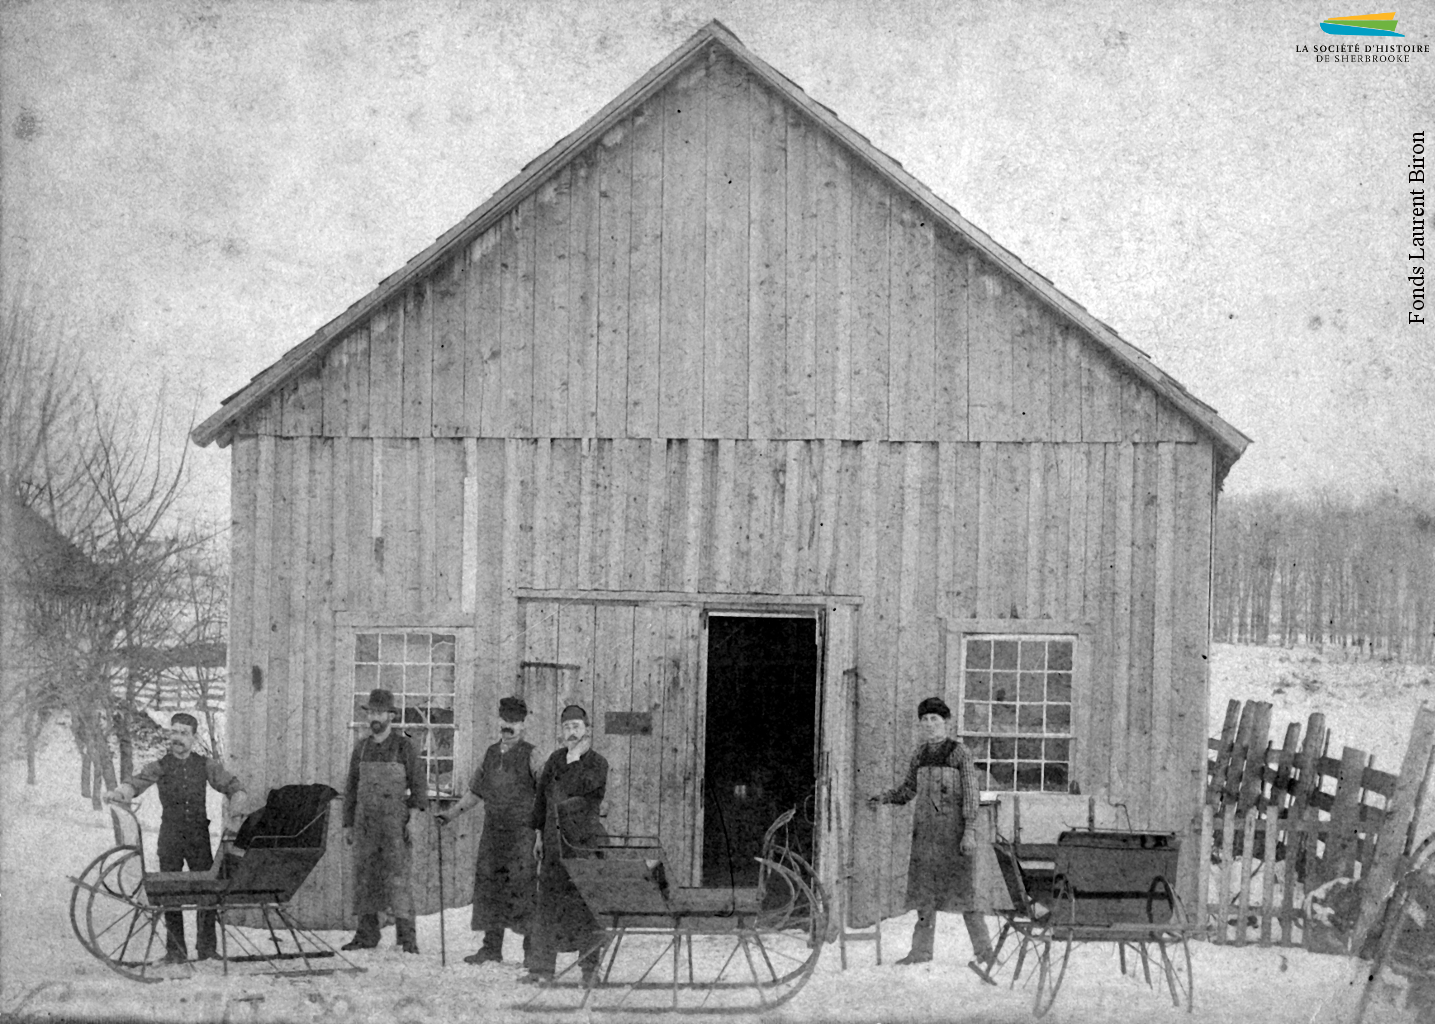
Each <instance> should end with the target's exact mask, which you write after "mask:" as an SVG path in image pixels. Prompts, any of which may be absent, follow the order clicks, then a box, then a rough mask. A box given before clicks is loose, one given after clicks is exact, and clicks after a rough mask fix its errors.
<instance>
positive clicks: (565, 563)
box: [549, 438, 583, 587]
mask: <svg viewBox="0 0 1435 1024" xmlns="http://www.w3.org/2000/svg"><path fill="white" fill-rule="evenodd" d="M582 444H583V442H582V441H581V440H579V439H578V438H557V439H555V440H554V441H553V447H552V457H551V463H550V467H549V468H550V473H551V479H552V496H553V520H552V521H553V524H554V526H555V528H556V531H557V532H556V534H555V535H553V537H552V538H551V543H552V545H553V548H554V551H555V553H556V555H557V558H556V559H555V560H554V562H553V566H552V567H553V569H554V574H553V576H551V577H550V578H551V579H553V580H554V582H555V585H556V586H559V587H577V586H579V585H580V582H579V578H578V562H579V551H578V548H579V541H580V539H581V537H582V533H583V529H582V517H581V516H580V514H579V510H580V508H581V506H582V501H583V496H582V490H581V485H582V450H581V449H582Z"/></svg>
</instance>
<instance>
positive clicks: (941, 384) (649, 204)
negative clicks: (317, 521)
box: [245, 56, 1198, 443]
mask: <svg viewBox="0 0 1435 1024" xmlns="http://www.w3.org/2000/svg"><path fill="white" fill-rule="evenodd" d="M245 429H248V430H253V431H255V432H258V433H264V434H275V435H277V436H286V437H296V436H305V435H323V436H341V435H345V434H347V435H348V436H363V435H365V434H370V433H371V434H372V435H373V436H379V437H397V436H407V437H419V436H435V437H454V436H471V437H503V436H521V437H533V436H538V437H610V438H616V437H633V438H644V437H667V438H678V437H707V438H732V439H742V438H748V437H752V438H768V439H802V438H832V439H849V438H862V439H872V440H875V439H883V438H890V439H892V440H897V441H966V440H975V441H1035V440H1052V441H1064V442H1076V441H1086V442H1097V443H1109V442H1116V441H1129V442H1139V443H1151V442H1160V441H1169V442H1180V443H1193V442H1194V441H1195V440H1196V439H1197V437H1198V434H1197V427H1196V425H1195V424H1194V423H1193V421H1192V420H1191V419H1190V418H1189V417H1187V416H1186V415H1184V414H1183V413H1181V412H1180V411H1179V410H1177V409H1176V408H1175V406H1174V405H1172V404H1171V402H1170V401H1169V400H1168V399H1166V398H1165V397H1163V396H1159V395H1158V394H1157V393H1156V391H1155V390H1154V389H1152V388H1151V387H1150V386H1148V385H1147V384H1146V383H1145V382H1144V381H1142V380H1138V379H1137V377H1136V376H1135V374H1134V373H1133V371H1131V370H1130V369H1127V368H1125V367H1123V366H1121V365H1119V363H1118V361H1117V359H1116V358H1115V357H1114V356H1113V355H1112V354H1111V353H1109V352H1107V351H1106V350H1104V349H1103V348H1102V347H1101V346H1100V345H1099V344H1098V343H1097V342H1095V341H1094V340H1093V339H1090V338H1086V337H1084V335H1083V334H1082V332H1081V330H1080V328H1078V327H1076V326H1075V325H1074V324H1073V323H1072V322H1070V321H1069V320H1067V319H1066V318H1065V317H1064V316H1063V315H1061V314H1059V313H1057V312H1055V311H1054V310H1053V309H1052V308H1051V307H1049V306H1048V305H1047V304H1046V303H1045V301H1044V300H1042V299H1040V298H1039V297H1037V296H1036V295H1034V294H1033V293H1031V292H1030V291H1028V290H1027V289H1026V288H1025V287H1024V286H1023V285H1021V284H1019V283H1018V282H1017V281H1016V280H1015V279H1014V278H1012V277H1011V276H1010V275H1009V274H1008V273H1007V272H1005V271H1004V270H1001V269H999V268H998V267H997V266H996V265H995V264H993V263H992V262H990V261H989V260H987V259H986V258H985V257H983V256H981V255H979V254H978V253H976V252H975V251H974V250H973V249H971V248H970V247H969V246H968V245H967V244H966V243H965V242H964V241H963V240H962V239H961V238H959V237H958V236H957V235H955V234H954V233H953V232H952V230H951V229H950V228H947V227H945V226H941V227H939V226H938V225H936V224H935V223H934V221H933V219H932V218H931V217H930V216H929V211H927V210H926V209H924V208H923V207H922V206H921V205H920V204H918V203H917V202H916V201H915V200H913V199H912V198H911V197H910V196H908V195H906V194H905V193H900V192H898V191H896V190H895V189H894V188H893V187H892V186H891V185H890V184H889V183H888V182H887V181H886V180H884V179H882V178H880V177H879V176H878V175H877V174H876V173H875V172H873V171H872V170H870V169H869V168H867V167H866V166H865V165H864V164H862V163H861V162H860V160H858V159H857V158H856V157H855V156H854V154H853V153H852V152H851V151H850V150H847V149H846V148H845V147H844V146H843V145H842V144H841V143H839V142H837V141H836V140H835V139H834V138H833V137H832V136H831V135H829V134H828V133H827V132H826V131H825V130H824V129H821V128H818V127H816V126H815V125H814V124H813V123H812V122H811V121H810V120H809V119H808V118H807V115H805V114H804V113H802V112H800V111H798V110H796V109H795V108H793V107H792V106H791V105H790V104H789V103H788V102H787V101H786V100H785V99H783V98H781V97H780V96H778V95H777V94H776V93H774V92H772V91H771V90H770V89H769V88H768V87H767V86H766V85H765V84H763V83H760V82H759V81H757V80H756V79H754V78H753V77H752V76H750V75H749V74H748V73H747V72H746V71H745V70H744V69H743V68H742V67H741V66H740V65H738V64H736V63H734V62H733V61H732V60H731V59H729V58H725V57H719V56H711V58H710V60H709V62H708V63H706V64H704V65H700V66H695V67H694V68H692V69H690V70H689V71H688V72H687V73H686V74H684V75H683V76H681V77H680V78H679V79H677V80H676V81H674V82H672V83H671V84H670V85H668V86H667V87H666V88H665V89H663V90H662V91H660V92H659V93H658V94H656V95H655V96H654V97H652V98H651V99H650V100H649V101H648V102H647V103H646V104H645V105H644V106H642V107H641V108H639V109H638V110H636V111H635V112H634V113H632V114H631V115H629V116H628V117H627V118H626V119H625V120H624V121H622V122H620V123H619V124H617V125H615V126H614V127H613V128H612V129H610V130H609V131H608V132H607V133H605V134H604V135H603V136H602V137H601V138H598V139H595V140H594V141H593V143H592V145H591V146H590V147H589V148H588V149H586V150H584V151H582V152H579V153H577V154H575V155H574V156H573V157H572V158H571V159H570V160H569V161H568V162H567V163H565V164H563V165H562V166H559V167H557V168H555V169H554V170H553V172H552V174H551V175H550V176H549V177H548V178H547V179H546V180H544V181H543V182H540V183H537V184H536V185H535V186H534V191H533V192H532V193H531V194H529V195H527V196H526V197H524V198H523V199H522V200H521V201H520V202H519V204H518V205H517V206H516V207H515V208H514V209H513V210H512V211H510V212H509V213H507V214H506V215H504V216H503V217H502V218H501V219H500V220H499V221H498V223H496V224H495V225H494V226H493V227H491V228H490V229H489V230H488V231H487V232H486V233H485V234H483V235H482V236H480V237H479V238H477V239H475V240H473V241H472V242H470V243H469V244H468V246H467V247H466V249H465V250H464V251H462V252H459V253H458V254H457V255H456V256H454V257H450V258H447V259H444V260H441V261H439V262H438V263H437V264H436V266H435V268H434V270H433V271H432V273H431V274H430V276H429V277H428V278H426V279H424V280H419V281H416V282H414V283H412V284H411V285H410V286H408V287H407V288H406V289H405V290H404V292H403V294H401V295H399V296H396V297H394V298H393V299H391V300H390V301H389V302H388V303H386V304H385V305H384V306H383V307H382V308H380V309H379V310H378V311H377V312H375V313H374V314H373V315H372V316H371V317H370V318H369V319H368V321H367V322H365V323H361V324H358V325H355V326H354V327H353V328H351V329H350V330H349V331H348V332H347V333H346V335H344V336H341V337H339V338H336V339H335V341H334V342H333V344H332V346H331V347H330V348H329V349H328V350H327V351H326V352H323V353H321V354H320V356H319V357H317V358H316V359H314V360H313V361H312V363H311V365H310V368H309V369H308V370H307V372H305V373H302V374H300V375H299V376H298V377H297V378H295V379H294V380H292V381H290V382H288V383H286V384H285V385H284V386H283V387H281V388H280V389H279V390H278V391H276V392H275V394H274V396H273V397H272V398H271V399H270V400H269V401H268V402H267V403H265V404H263V405H261V406H260V407H259V408H258V409H256V410H255V411H253V412H252V413H251V414H249V416H248V417H247V418H246V423H245Z"/></svg>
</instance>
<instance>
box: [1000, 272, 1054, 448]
mask: <svg viewBox="0 0 1435 1024" xmlns="http://www.w3.org/2000/svg"><path fill="white" fill-rule="evenodd" d="M1008 315H1009V316H1010V317H1011V320H1012V336H1011V346H1012V417H1013V422H1012V424H1011V431H1012V434H1011V436H1013V437H1015V438H1018V439H1020V440H1024V441H1035V440H1040V439H1043V438H1050V437H1051V436H1052V431H1051V349H1052V338H1051V322H1050V320H1049V319H1048V317H1047V316H1046V315H1045V311H1044V310H1042V309H1039V308H1037V306H1036V304H1035V302H1034V301H1033V300H1032V299H1031V298H1030V297H1028V296H1026V295H1019V297H1018V298H1017V300H1016V303H1015V308H1013V309H1011V310H1010V312H1009V313H1008Z"/></svg>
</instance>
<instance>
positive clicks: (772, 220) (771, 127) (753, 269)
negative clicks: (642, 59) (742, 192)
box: [709, 78, 805, 438]
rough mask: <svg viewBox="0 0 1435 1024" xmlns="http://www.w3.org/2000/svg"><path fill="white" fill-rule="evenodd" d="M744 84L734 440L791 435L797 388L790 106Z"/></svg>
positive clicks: (753, 84) (754, 83) (750, 81)
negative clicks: (743, 261) (792, 345)
mask: <svg viewBox="0 0 1435 1024" xmlns="http://www.w3.org/2000/svg"><path fill="white" fill-rule="evenodd" d="M746 84H747V89H748V96H747V105H748V111H749V113H748V118H747V120H749V121H750V122H751V147H750V152H749V159H750V161H751V165H750V167H749V168H748V175H749V195H748V208H747V211H746V212H747V223H748V225H749V227H748V231H747V234H748V235H750V236H751V237H750V243H749V244H750V247H751V249H750V253H749V260H748V267H747V279H746V280H745V281H744V282H743V286H744V287H745V288H746V289H747V295H748V301H747V310H746V312H747V325H746V326H747V362H748V365H747V372H746V373H745V374H744V384H745V386H746V388H747V394H746V396H745V397H746V402H747V423H746V424H745V428H746V429H745V430H744V431H743V432H742V433H740V434H738V435H737V436H741V437H767V438H778V437H785V436H787V404H788V400H789V398H788V393H789V389H790V388H791V386H792V385H791V382H790V381H789V380H788V379H787V372H786V363H787V229H788V210H787V189H788V184H787V169H788V163H789V160H790V156H789V154H788V151H787V150H788V141H787V108H788V104H787V103H786V101H784V100H781V99H779V98H778V97H777V96H776V95H775V94H773V93H772V92H770V91H769V90H768V89H767V88H766V87H765V86H763V85H761V84H759V83H758V82H757V81H756V80H755V79H751V78H749V79H748V80H747V83H746ZM716 98H717V97H716V94H714V100H716ZM710 131H711V129H710ZM711 138H712V136H711V134H710V135H709V139H710V140H711ZM711 155H712V154H711V153H710V154H709V157H710V158H711ZM729 212H731V211H729ZM714 213H716V211H714ZM715 227H719V230H720V226H717V225H714V224H712V223H710V224H709V235H710V236H711V234H712V232H713V231H714V229H715ZM737 233H738V234H743V232H741V231H739V232H737ZM727 301H729V302H731V301H732V300H731V299H728V300H727ZM804 433H805V431H804Z"/></svg>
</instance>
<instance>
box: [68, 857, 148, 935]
mask: <svg viewBox="0 0 1435 1024" xmlns="http://www.w3.org/2000/svg"><path fill="white" fill-rule="evenodd" d="M133 849H134V847H132V846H112V847H110V848H109V849H108V850H106V851H105V852H104V853H102V854H100V855H99V856H98V857H96V858H95V859H94V860H92V861H90V863H89V864H88V865H86V867H85V870H84V871H81V872H80V874H79V877H77V878H71V879H70V881H71V882H73V883H74V884H75V887H74V889H72V890H71V892H70V928H71V929H73V930H74V933H75V938H77V939H79V940H80V945H82V946H84V947H85V949H87V950H89V952H91V953H94V952H95V951H94V950H93V949H91V948H90V927H89V924H88V923H87V921H86V914H87V912H88V911H89V906H90V894H91V893H92V892H93V891H94V889H95V888H96V887H97V886H98V885H99V884H100V880H101V879H102V878H104V877H105V865H106V864H107V863H108V862H109V861H110V860H112V859H118V858H119V857H121V856H123V855H124V854H126V853H128V852H130V851H132V850H133ZM95 955H96V956H98V955H99V954H95Z"/></svg>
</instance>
